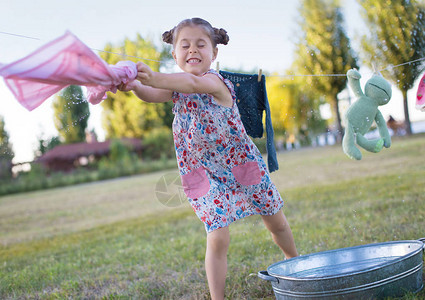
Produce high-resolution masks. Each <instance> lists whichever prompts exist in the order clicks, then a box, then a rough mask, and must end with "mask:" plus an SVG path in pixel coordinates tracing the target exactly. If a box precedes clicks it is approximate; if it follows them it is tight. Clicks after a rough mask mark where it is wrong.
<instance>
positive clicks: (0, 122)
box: [0, 116, 15, 179]
mask: <svg viewBox="0 0 425 300" xmlns="http://www.w3.org/2000/svg"><path fill="white" fill-rule="evenodd" d="M14 156H15V154H14V153H13V150H12V144H11V143H10V141H9V134H8V133H7V131H6V129H5V122H4V119H3V117H2V116H0V179H5V178H10V177H11V175H12V159H13V157H14Z"/></svg>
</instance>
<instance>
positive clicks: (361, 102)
mask: <svg viewBox="0 0 425 300" xmlns="http://www.w3.org/2000/svg"><path fill="white" fill-rule="evenodd" d="M347 78H348V85H349V86H350V88H351V90H352V91H353V92H354V95H355V96H356V98H357V101H355V102H354V103H353V104H352V105H351V106H350V107H349V108H348V110H347V112H346V114H345V116H344V122H345V134H344V138H343V140H342V149H343V151H344V153H345V154H346V155H347V156H348V157H350V158H351V159H356V160H360V159H362V154H361V152H360V150H359V149H358V148H357V147H356V144H357V145H358V146H360V147H362V148H364V149H365V150H367V151H370V152H375V153H376V152H379V151H381V149H382V148H383V147H386V148H389V147H390V146H391V137H390V133H389V132H388V129H387V126H386V123H385V119H384V117H383V116H382V114H381V112H380V111H379V110H378V106H380V105H384V104H387V103H388V102H389V101H390V99H391V85H390V83H389V82H388V81H386V80H385V79H384V78H383V77H382V76H380V75H378V74H375V75H373V76H372V78H370V79H369V80H368V81H367V82H366V85H365V88H364V90H365V92H364V93H363V91H362V89H361V87H360V78H361V75H360V73H359V72H358V71H357V70H355V69H351V70H349V71H348V72H347ZM373 121H375V122H376V125H377V126H378V130H379V135H380V136H381V137H380V138H379V139H373V140H368V139H366V138H365V137H364V135H365V134H366V132H368V131H369V129H370V127H371V125H372V123H373Z"/></svg>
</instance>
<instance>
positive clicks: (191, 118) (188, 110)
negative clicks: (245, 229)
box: [173, 70, 283, 232]
mask: <svg viewBox="0 0 425 300" xmlns="http://www.w3.org/2000/svg"><path fill="white" fill-rule="evenodd" d="M208 73H212V74H215V75H216V76H218V77H219V78H220V79H221V80H222V81H223V82H224V83H225V84H226V86H227V88H228V89H229V91H230V93H231V95H232V98H233V106H232V107H225V106H222V105H219V104H218V103H216V102H215V101H214V97H213V96H211V95H209V94H183V93H177V92H174V93H173V103H174V106H173V113H174V121H173V136H174V143H175V149H176V157H177V164H178V168H179V171H180V176H181V180H182V185H183V189H184V192H185V194H186V196H187V198H188V200H189V203H190V204H191V206H192V208H193V210H194V211H195V213H196V215H197V216H198V217H199V219H200V220H201V221H202V222H203V223H204V224H205V230H206V231H207V232H211V231H213V230H215V229H218V228H222V227H226V226H229V225H230V223H232V222H234V221H236V220H238V219H241V218H244V217H247V216H250V215H254V214H260V215H274V214H276V213H277V212H278V211H279V210H280V209H281V208H282V206H283V200H282V198H281V196H280V194H279V192H278V190H277V189H276V186H275V185H274V184H273V183H272V181H271V180H270V175H269V172H268V170H267V167H266V164H265V162H264V160H263V158H262V156H261V153H260V151H259V150H258V149H257V147H256V146H255V144H254V143H253V141H252V140H251V138H250V137H249V136H248V135H247V133H246V131H245V128H244V126H243V124H242V121H241V118H240V115H239V110H238V107H237V105H236V95H235V92H234V87H233V84H232V83H231V82H230V81H229V80H227V79H224V78H223V77H222V76H221V75H220V74H219V73H217V72H216V71H214V70H209V71H208V72H207V73H205V74H208Z"/></svg>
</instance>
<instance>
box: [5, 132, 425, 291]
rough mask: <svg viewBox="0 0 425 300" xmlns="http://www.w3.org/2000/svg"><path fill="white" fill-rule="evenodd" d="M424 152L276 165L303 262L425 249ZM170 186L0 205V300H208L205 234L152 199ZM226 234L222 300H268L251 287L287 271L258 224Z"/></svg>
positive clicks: (54, 192)
mask: <svg viewBox="0 0 425 300" xmlns="http://www.w3.org/2000/svg"><path fill="white" fill-rule="evenodd" d="M424 151H425V135H416V136H413V137H409V138H396V139H394V141H393V145H392V147H391V148H390V149H384V150H382V152H380V153H378V154H370V153H364V158H363V160H361V161H353V160H350V159H348V158H347V157H346V156H345V155H344V153H343V152H342V150H341V147H340V146H339V145H336V146H329V147H322V148H308V149H301V150H297V151H291V152H285V153H280V154H279V156H278V159H279V163H280V170H279V171H277V172H274V173H272V178H273V180H274V182H275V183H276V185H277V187H278V189H279V190H280V192H281V194H282V196H284V198H285V202H286V205H285V208H284V212H285V214H286V216H287V218H288V220H289V222H290V224H291V227H292V230H293V233H294V237H295V241H296V244H297V247H298V250H299V252H300V254H303V255H306V254H309V253H314V252H318V251H324V250H329V249H337V248H343V247H350V246H356V245H363V244H368V243H374V242H386V241H393V240H408V239H418V238H421V237H425V187H424V186H425V156H424ZM176 174H177V170H167V171H161V172H155V173H150V174H147V175H140V176H132V177H126V178H120V179H116V180H107V181H102V182H96V183H90V184H82V185H76V186H71V187H66V188H57V189H51V190H45V191H38V192H33V193H25V194H17V195H11V196H4V197H0V278H1V281H0V298H1V299H9V298H10V299H27V298H28V299H64V298H72V299H99V298H100V299H129V298H131V299H161V298H162V299H208V288H207V285H206V276H205V271H204V262H203V261H204V253H205V232H204V229H203V225H202V223H201V222H200V221H199V220H198V219H197V218H196V216H195V214H194V213H193V211H192V209H191V208H190V206H189V205H188V204H187V203H186V202H185V201H184V199H183V202H182V203H180V202H179V199H177V200H176V199H174V200H173V202H170V203H166V205H164V204H163V203H164V201H163V200H164V198H161V197H163V196H161V195H159V194H158V193H156V192H155V190H156V189H158V185H157V184H158V183H160V182H161V180H163V179H164V176H165V178H171V177H173V176H176ZM171 192H177V189H174V190H173V189H172V190H171ZM158 197H159V198H158ZM158 199H159V200H161V201H158ZM230 232H231V245H230V249H229V267H228V269H229V271H228V276H227V289H226V295H227V297H228V299H258V298H263V299H273V291H272V288H271V285H270V283H268V282H265V281H263V280H261V279H259V278H257V277H256V276H253V275H252V274H255V273H257V272H258V271H260V270H265V269H267V267H268V266H269V265H270V264H272V263H274V262H278V261H280V260H282V259H283V256H282V254H281V252H280V251H279V249H278V248H277V246H275V245H274V244H273V242H272V240H271V238H270V235H269V233H268V232H267V230H266V229H265V228H264V226H263V225H262V223H261V219H260V218H259V217H258V216H254V217H249V218H246V219H243V220H240V221H238V222H236V223H234V224H232V225H231V227H230ZM424 298H425V292H424V291H422V292H420V293H419V294H416V295H407V296H406V299H424Z"/></svg>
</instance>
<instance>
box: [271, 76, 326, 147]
mask: <svg viewBox="0 0 425 300" xmlns="http://www.w3.org/2000/svg"><path fill="white" fill-rule="evenodd" d="M266 85H267V95H268V99H269V103H270V111H271V117H272V123H273V128H274V129H275V131H276V133H277V134H294V135H298V136H299V137H300V138H301V139H302V138H304V137H306V136H307V135H309V133H310V134H311V133H317V132H321V131H324V129H325V127H326V123H325V121H324V120H322V118H321V116H320V112H319V105H320V98H319V97H315V96H314V95H312V94H311V93H307V92H304V91H302V88H301V86H302V81H301V80H299V79H295V80H294V79H293V78H292V79H282V78H279V77H276V76H270V77H268V78H267V82H266Z"/></svg>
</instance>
